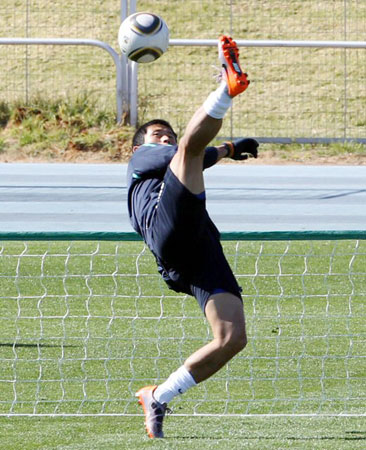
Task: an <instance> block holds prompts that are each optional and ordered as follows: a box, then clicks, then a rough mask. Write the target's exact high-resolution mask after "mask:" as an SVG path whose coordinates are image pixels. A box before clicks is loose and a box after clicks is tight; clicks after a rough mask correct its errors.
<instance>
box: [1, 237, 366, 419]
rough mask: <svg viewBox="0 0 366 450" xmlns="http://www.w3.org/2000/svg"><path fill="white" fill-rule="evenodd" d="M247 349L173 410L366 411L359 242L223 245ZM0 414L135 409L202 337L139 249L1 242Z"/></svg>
mask: <svg viewBox="0 0 366 450" xmlns="http://www.w3.org/2000/svg"><path fill="white" fill-rule="evenodd" d="M224 250H225V253H226V255H227V258H228V260H229V262H230V264H231V266H232V267H233V270H234V272H235V274H236V276H237V278H238V281H239V284H240V285H241V286H242V287H243V300H244V305H245V313H246V320H247V333H248V339H249V343H248V346H247V348H246V349H245V350H244V351H243V352H242V353H240V354H239V355H238V356H236V357H235V358H234V359H233V360H232V361H231V362H230V363H229V364H228V365H227V366H226V367H225V368H224V369H222V370H221V371H219V372H218V373H217V374H216V375H215V376H213V377H212V378H210V379H209V380H207V381H206V382H204V383H201V384H199V385H198V386H197V387H196V388H194V389H191V390H189V391H188V392H187V393H186V394H185V395H183V396H181V397H179V398H177V399H175V400H174V401H173V402H172V407H173V408H174V410H175V412H176V413H179V414H184V415H185V414H187V415H190V414H218V415H219V414H220V415H221V414H227V415H229V414H290V415H296V414H360V415H361V414H363V413H364V404H365V400H366V397H365V390H364V386H365V381H366V380H365V373H366V353H365V341H366V334H365V329H366V328H365V323H366V306H365V304H366V303H365V300H366V299H365V297H366V276H365V267H366V264H365V263H366V243H365V241H364V240H346V241H342V240H334V241H333V240H332V241H286V242H282V241H275V242H272V241H270V242H264V241H263V242H243V241H236V242H235V241H229V242H224ZM0 327H1V330H2V333H1V334H2V337H1V342H0V414H3V415H9V414H10V415H12V414H13V415H16V414H51V415H53V414H56V415H57V414H81V415H83V414H93V415H94V414H95V415H98V414H140V413H141V411H140V409H139V408H138V405H137V403H136V399H135V398H134V393H135V392H136V391H137V390H138V388H140V387H141V386H143V385H146V384H151V383H160V382H162V381H163V380H165V379H166V378H167V377H168V376H169V374H170V373H171V372H172V371H173V370H175V369H176V368H177V367H179V366H180V365H181V364H182V363H183V362H184V360H185V359H186V358H187V357H188V356H189V355H190V353H191V352H193V351H194V350H196V349H197V348H199V347H200V346H202V345H203V344H205V343H207V342H208V341H209V340H210V339H211V332H210V329H209V326H208V324H207V322H206V321H205V319H204V317H203V315H202V313H201V311H200V309H199V307H198V305H197V304H196V301H195V300H194V299H193V298H192V297H189V296H185V295H180V294H176V293H175V292H173V291H170V290H168V289H167V288H166V287H165V285H164V283H163V282H162V280H161V279H160V277H159V275H158V274H157V272H156V267H155V263H154V260H153V257H152V256H151V254H150V252H149V250H147V249H146V248H145V247H144V245H143V244H142V243H141V242H10V241H9V242H3V243H2V244H1V246H0Z"/></svg>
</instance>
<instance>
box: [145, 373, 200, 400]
mask: <svg viewBox="0 0 366 450" xmlns="http://www.w3.org/2000/svg"><path fill="white" fill-rule="evenodd" d="M196 384H197V383H196V382H195V381H194V378H193V377H192V375H191V374H190V373H189V372H188V370H187V369H186V368H185V367H184V366H181V367H179V369H178V370H176V371H175V372H173V373H172V374H171V375H170V376H169V378H168V379H167V380H166V381H164V383H163V384H161V385H160V386H158V387H157V388H156V390H155V392H154V398H155V400H157V401H158V402H159V403H169V402H170V401H171V400H172V399H173V398H174V397H175V396H176V395H179V394H183V393H184V392H186V391H187V390H188V389H189V388H191V387H193V386H196Z"/></svg>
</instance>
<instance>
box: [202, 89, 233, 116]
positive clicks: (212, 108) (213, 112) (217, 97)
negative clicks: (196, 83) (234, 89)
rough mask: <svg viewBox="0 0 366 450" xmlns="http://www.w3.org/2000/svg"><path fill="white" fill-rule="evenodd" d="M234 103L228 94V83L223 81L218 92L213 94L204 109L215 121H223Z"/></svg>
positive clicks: (208, 98) (204, 104) (206, 101)
mask: <svg viewBox="0 0 366 450" xmlns="http://www.w3.org/2000/svg"><path fill="white" fill-rule="evenodd" d="M231 103H232V97H230V95H229V94H228V93H227V86H226V82H224V81H222V82H221V84H220V86H219V87H218V88H217V89H216V91H213V92H211V94H210V95H209V96H208V97H207V99H206V100H205V102H204V103H203V109H204V110H205V111H206V113H207V114H208V115H209V116H211V117H213V118H214V119H223V117H224V116H225V114H226V112H227V110H228V109H229V108H230V106H231Z"/></svg>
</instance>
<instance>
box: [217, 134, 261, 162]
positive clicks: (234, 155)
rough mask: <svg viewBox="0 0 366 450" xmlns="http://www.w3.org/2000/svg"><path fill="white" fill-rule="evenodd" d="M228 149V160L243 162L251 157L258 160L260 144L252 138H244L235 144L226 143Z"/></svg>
mask: <svg viewBox="0 0 366 450" xmlns="http://www.w3.org/2000/svg"><path fill="white" fill-rule="evenodd" d="M224 146H225V148H226V149H227V156H226V157H227V158H231V159H235V160H236V161H243V160H244V159H248V158H249V157H253V158H256V157H257V156H258V146H259V144H258V142H257V141H256V140H255V139H252V138H243V139H239V140H238V141H235V142H225V143H224Z"/></svg>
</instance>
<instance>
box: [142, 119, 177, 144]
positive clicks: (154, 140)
mask: <svg viewBox="0 0 366 450" xmlns="http://www.w3.org/2000/svg"><path fill="white" fill-rule="evenodd" d="M176 143H177V140H176V138H175V136H174V133H173V132H172V130H171V129H170V128H168V127H165V126H164V125H160V124H155V125H150V126H149V127H148V128H147V132H146V134H145V144H165V145H175V144H176Z"/></svg>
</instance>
